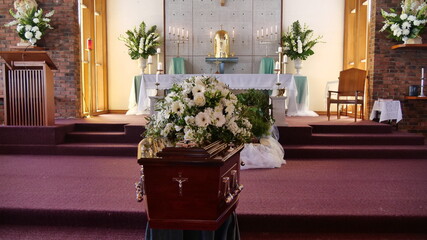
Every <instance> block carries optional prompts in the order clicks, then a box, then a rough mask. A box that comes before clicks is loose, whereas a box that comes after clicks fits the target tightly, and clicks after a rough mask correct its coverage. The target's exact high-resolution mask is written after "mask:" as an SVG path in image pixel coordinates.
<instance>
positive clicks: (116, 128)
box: [73, 123, 126, 132]
mask: <svg viewBox="0 0 427 240" xmlns="http://www.w3.org/2000/svg"><path fill="white" fill-rule="evenodd" d="M125 125H126V123H76V124H74V130H73V131H77V132H124V131H125Z"/></svg>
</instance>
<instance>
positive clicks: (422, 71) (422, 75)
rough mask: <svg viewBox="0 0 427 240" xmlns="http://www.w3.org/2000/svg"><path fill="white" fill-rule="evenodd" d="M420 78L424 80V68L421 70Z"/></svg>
mask: <svg viewBox="0 0 427 240" xmlns="http://www.w3.org/2000/svg"><path fill="white" fill-rule="evenodd" d="M421 78H424V68H421Z"/></svg>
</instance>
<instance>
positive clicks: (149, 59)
mask: <svg viewBox="0 0 427 240" xmlns="http://www.w3.org/2000/svg"><path fill="white" fill-rule="evenodd" d="M147 64H153V57H152V56H151V55H150V56H148V59H147Z"/></svg>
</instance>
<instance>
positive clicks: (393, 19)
mask: <svg viewBox="0 0 427 240" xmlns="http://www.w3.org/2000/svg"><path fill="white" fill-rule="evenodd" d="M401 8H402V12H401V13H400V15H398V14H397V13H396V10H394V9H392V8H391V9H390V12H386V11H384V10H383V9H381V15H382V16H383V18H384V19H385V20H384V26H383V27H382V28H381V30H380V32H383V31H387V32H389V35H388V37H389V38H391V39H394V40H397V41H404V42H406V41H407V40H408V39H410V38H416V37H417V36H419V35H420V34H421V33H422V32H423V31H424V28H425V26H426V23H427V4H426V2H425V1H424V0H405V1H403V2H402V3H401Z"/></svg>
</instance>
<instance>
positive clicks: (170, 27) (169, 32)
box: [169, 26, 172, 34]
mask: <svg viewBox="0 0 427 240" xmlns="http://www.w3.org/2000/svg"><path fill="white" fill-rule="evenodd" d="M171 29H172V27H171V26H169V34H171Z"/></svg>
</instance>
